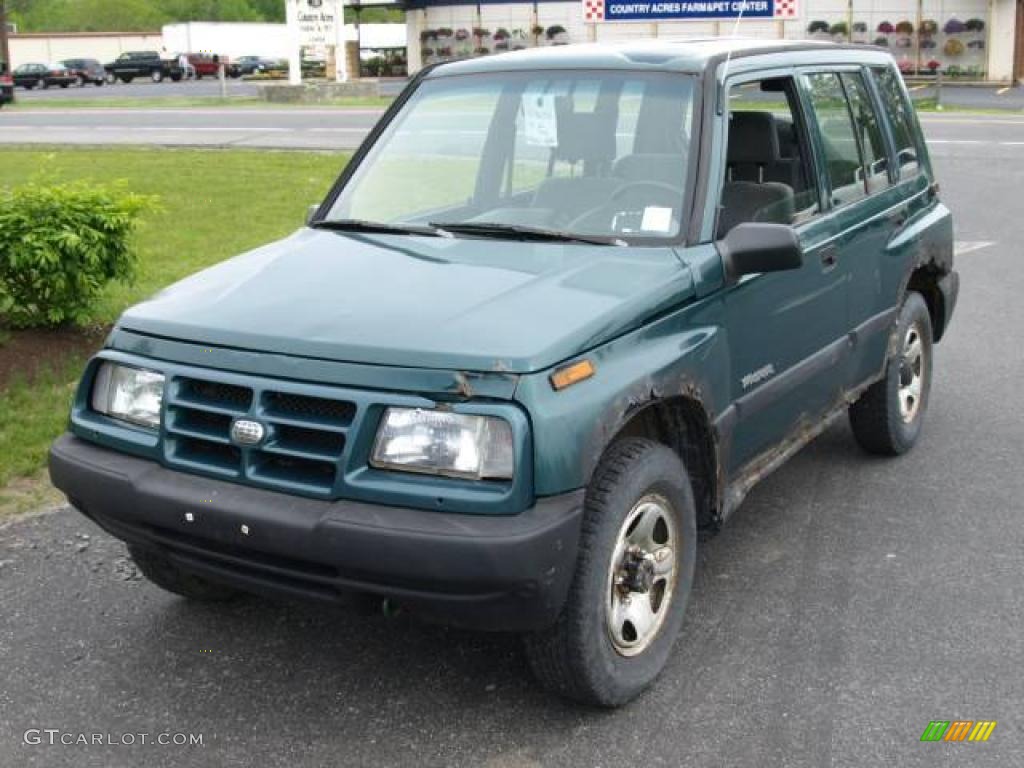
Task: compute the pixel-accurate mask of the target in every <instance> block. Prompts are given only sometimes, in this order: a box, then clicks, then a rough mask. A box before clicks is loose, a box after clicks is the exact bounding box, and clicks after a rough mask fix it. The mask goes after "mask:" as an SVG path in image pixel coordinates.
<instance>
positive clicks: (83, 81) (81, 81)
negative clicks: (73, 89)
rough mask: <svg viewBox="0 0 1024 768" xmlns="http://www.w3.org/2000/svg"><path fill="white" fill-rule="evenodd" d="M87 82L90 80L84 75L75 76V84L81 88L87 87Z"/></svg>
mask: <svg viewBox="0 0 1024 768" xmlns="http://www.w3.org/2000/svg"><path fill="white" fill-rule="evenodd" d="M87 82H88V81H87V80H86V79H85V76H84V75H79V76H78V77H76V78H75V85H77V86H78V87H79V88H85V86H86V84H87Z"/></svg>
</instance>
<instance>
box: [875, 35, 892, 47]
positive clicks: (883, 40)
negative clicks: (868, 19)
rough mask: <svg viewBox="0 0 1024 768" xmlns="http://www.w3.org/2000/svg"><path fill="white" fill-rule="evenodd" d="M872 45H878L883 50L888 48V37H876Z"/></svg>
mask: <svg viewBox="0 0 1024 768" xmlns="http://www.w3.org/2000/svg"><path fill="white" fill-rule="evenodd" d="M874 44H875V45H880V46H881V47H883V48H888V47H889V38H888V37H876V38H875V43H874Z"/></svg>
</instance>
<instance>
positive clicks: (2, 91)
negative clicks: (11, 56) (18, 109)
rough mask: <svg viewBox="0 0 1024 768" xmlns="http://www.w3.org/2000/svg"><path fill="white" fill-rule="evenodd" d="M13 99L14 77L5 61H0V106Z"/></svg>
mask: <svg viewBox="0 0 1024 768" xmlns="http://www.w3.org/2000/svg"><path fill="white" fill-rule="evenodd" d="M13 101H14V78H13V77H12V76H11V73H10V71H9V70H8V68H7V62H6V61H0V107H2V106H3V105H4V104H10V103H12V102H13Z"/></svg>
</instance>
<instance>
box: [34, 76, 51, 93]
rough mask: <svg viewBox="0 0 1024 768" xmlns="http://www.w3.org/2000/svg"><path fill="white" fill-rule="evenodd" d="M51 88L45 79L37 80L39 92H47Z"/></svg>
mask: <svg viewBox="0 0 1024 768" xmlns="http://www.w3.org/2000/svg"><path fill="white" fill-rule="evenodd" d="M49 87H50V84H49V83H48V82H46V80H44V79H43V78H39V79H38V80H36V88H38V89H39V90H41V91H45V90H46V89H47V88H49Z"/></svg>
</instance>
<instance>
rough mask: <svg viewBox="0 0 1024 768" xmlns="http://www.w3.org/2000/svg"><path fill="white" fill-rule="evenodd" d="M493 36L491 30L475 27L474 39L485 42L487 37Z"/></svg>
mask: <svg viewBox="0 0 1024 768" xmlns="http://www.w3.org/2000/svg"><path fill="white" fill-rule="evenodd" d="M490 36H491V30H489V29H484V28H483V27H473V37H475V38H477V39H479V40H483V39H484V38H485V37H490Z"/></svg>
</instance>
